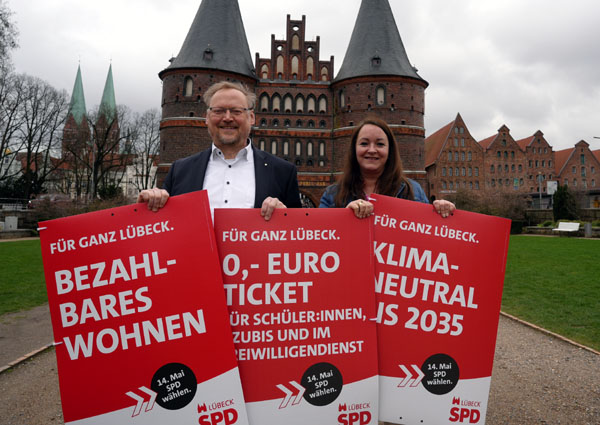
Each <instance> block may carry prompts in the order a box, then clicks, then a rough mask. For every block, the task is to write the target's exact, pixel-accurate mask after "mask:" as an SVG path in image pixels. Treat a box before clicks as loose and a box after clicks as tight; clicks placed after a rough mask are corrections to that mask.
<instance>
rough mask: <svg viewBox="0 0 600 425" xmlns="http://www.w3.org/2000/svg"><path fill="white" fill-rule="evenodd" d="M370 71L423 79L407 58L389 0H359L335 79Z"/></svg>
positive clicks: (370, 73)
mask: <svg viewBox="0 0 600 425" xmlns="http://www.w3.org/2000/svg"><path fill="white" fill-rule="evenodd" d="M373 75H397V76H403V77H411V78H416V79H418V80H421V81H423V82H425V80H423V79H422V78H421V77H420V76H419V75H418V74H417V70H416V69H415V68H414V67H413V66H412V65H411V64H410V62H409V60H408V56H407V55H406V51H405V50H404V45H403V44H402V39H401V38H400V33H399V32H398V27H397V25H396V21H395V19H394V15H393V13H392V9H391V7H390V4H389V2H388V0H362V3H361V5H360V10H359V12H358V17H357V18H356V23H355V24H354V30H353V31H352V37H351V38H350V44H349V45H348V49H347V50H346V56H345V57H344V62H343V63H342V67H341V68H340V71H339V72H338V75H337V76H336V77H335V81H341V80H345V79H347V78H354V77H361V76H373ZM426 84H427V83H426Z"/></svg>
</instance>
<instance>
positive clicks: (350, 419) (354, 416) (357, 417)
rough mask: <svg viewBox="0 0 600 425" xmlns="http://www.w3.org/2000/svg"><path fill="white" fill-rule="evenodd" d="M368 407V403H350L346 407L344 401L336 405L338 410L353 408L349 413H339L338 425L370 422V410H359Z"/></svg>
mask: <svg viewBox="0 0 600 425" xmlns="http://www.w3.org/2000/svg"><path fill="white" fill-rule="evenodd" d="M365 407H367V408H368V407H369V405H368V404H362V405H355V404H352V405H350V407H349V408H348V407H347V406H346V403H344V404H340V405H339V407H338V411H339V412H346V411H348V410H354V411H351V412H349V413H340V415H339V416H338V424H340V425H367V424H369V423H371V412H370V411H368V410H362V411H361V410H359V409H360V408H365Z"/></svg>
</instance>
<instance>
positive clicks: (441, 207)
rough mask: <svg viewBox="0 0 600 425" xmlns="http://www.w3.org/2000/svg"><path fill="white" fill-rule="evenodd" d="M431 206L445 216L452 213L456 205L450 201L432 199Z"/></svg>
mask: <svg viewBox="0 0 600 425" xmlns="http://www.w3.org/2000/svg"><path fill="white" fill-rule="evenodd" d="M433 208H434V209H435V211H436V212H437V213H438V214H439V215H441V216H442V217H443V218H446V217H448V216H449V215H453V214H454V210H455V209H456V206H455V205H454V204H453V203H452V202H450V201H446V200H444V199H440V200H435V201H433Z"/></svg>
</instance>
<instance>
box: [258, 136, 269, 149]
mask: <svg viewBox="0 0 600 425" xmlns="http://www.w3.org/2000/svg"><path fill="white" fill-rule="evenodd" d="M266 147H267V143H266V142H265V139H260V140H259V142H258V148H259V149H260V150H261V151H264V150H265V148H266Z"/></svg>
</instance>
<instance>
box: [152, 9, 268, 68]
mask: <svg viewBox="0 0 600 425" xmlns="http://www.w3.org/2000/svg"><path fill="white" fill-rule="evenodd" d="M178 68H208V69H219V70H223V71H231V72H235V73H237V74H241V75H246V76H248V77H251V78H256V72H255V70H254V65H253V63H252V56H251V55H250V48H249V47H248V40H247V39H246V31H245V30H244V23H243V22H242V14H241V13H240V6H239V4H238V2H237V0H202V3H201V4H200V8H199V9H198V13H196V17H195V18H194V22H193V23H192V26H191V27H190V30H189V32H188V35H187V37H186V38H185V41H184V42H183V46H182V47H181V51H180V52H179V54H178V55H177V57H176V58H174V59H173V61H172V62H171V65H170V66H169V67H168V68H167V69H166V70H172V69H178ZM166 70H165V71H166ZM163 72H164V71H163Z"/></svg>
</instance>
